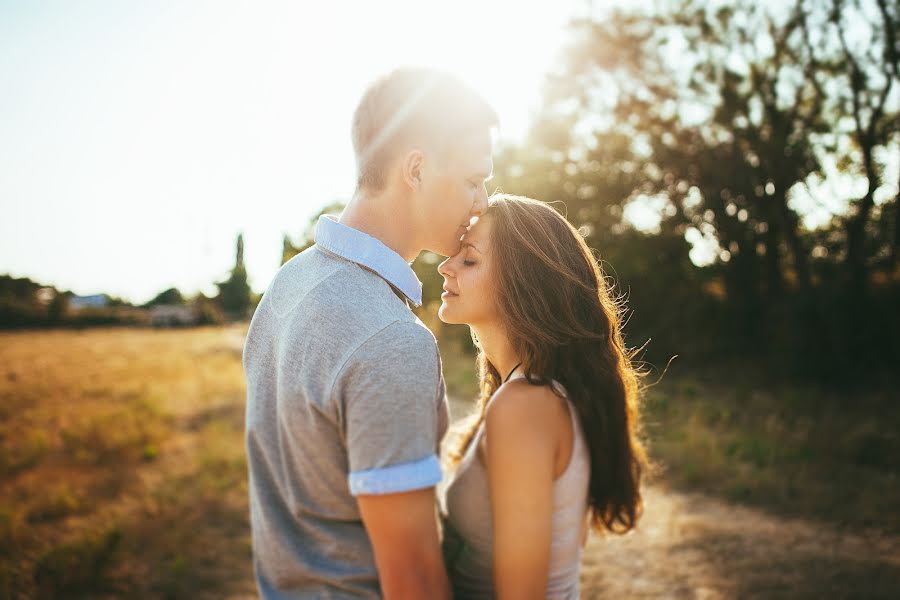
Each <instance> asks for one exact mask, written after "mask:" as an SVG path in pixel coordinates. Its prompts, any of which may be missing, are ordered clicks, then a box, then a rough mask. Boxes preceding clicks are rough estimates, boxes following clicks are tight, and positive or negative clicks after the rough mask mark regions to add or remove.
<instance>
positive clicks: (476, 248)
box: [462, 240, 484, 254]
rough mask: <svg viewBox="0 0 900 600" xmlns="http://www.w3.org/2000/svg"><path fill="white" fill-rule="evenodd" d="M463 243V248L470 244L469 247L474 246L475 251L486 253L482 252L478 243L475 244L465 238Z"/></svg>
mask: <svg viewBox="0 0 900 600" xmlns="http://www.w3.org/2000/svg"><path fill="white" fill-rule="evenodd" d="M462 245H463V248H465V247H466V246H469V247H471V248H474V249H475V251H476V252H478V253H479V254H484V252H482V251H481V250H479V249H478V246H476V245H475V244H473V243H472V242H467V241H465V240H463V242H462Z"/></svg>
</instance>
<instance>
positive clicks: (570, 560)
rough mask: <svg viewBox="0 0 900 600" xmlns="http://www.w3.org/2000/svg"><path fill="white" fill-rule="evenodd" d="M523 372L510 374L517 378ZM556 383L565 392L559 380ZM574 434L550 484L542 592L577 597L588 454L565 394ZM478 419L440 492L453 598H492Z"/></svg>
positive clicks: (490, 543)
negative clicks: (563, 463) (562, 467)
mask: <svg viewBox="0 0 900 600" xmlns="http://www.w3.org/2000/svg"><path fill="white" fill-rule="evenodd" d="M519 377H524V375H520V376H515V377H511V379H517V378H519ZM553 384H554V388H555V389H556V390H557V391H559V392H560V393H561V394H563V395H566V393H565V389H564V388H563V386H562V385H561V384H559V383H558V382H556V381H554V382H553ZM566 401H567V402H566V404H567V405H568V408H569V415H570V416H571V418H572V431H573V432H574V439H573V444H572V456H571V458H570V459H569V464H568V465H567V466H566V469H565V470H564V471H563V472H562V474H561V475H560V476H559V477H558V478H557V479H556V481H555V482H554V484H553V521H552V542H551V547H550V572H549V576H548V579H547V590H546V597H547V598H552V599H554V600H556V599H560V600H562V599H565V600H572V599H575V598H578V594H579V588H578V575H579V569H580V566H581V553H582V545H581V538H582V531H583V529H582V528H583V527H584V524H585V517H586V514H587V505H588V483H589V481H590V475H591V473H590V454H589V452H588V447H587V444H586V443H585V439H584V432H583V431H582V428H581V422H580V420H579V419H578V417H577V414H576V411H575V407H574V406H573V405H572V402H571V400H569V399H568V397H566ZM484 429H485V427H484V423H483V422H482V423H481V425H480V426H479V428H478V430H477V432H476V433H475V435H474V437H473V438H472V443H471V444H469V447H468V449H467V450H466V453H465V455H464V456H463V458H462V459H461V460H460V462H459V465H458V466H457V468H456V471H455V472H454V473H453V475H452V476H451V478H450V480H449V481H448V483H447V486H446V488H445V492H444V494H443V498H442V500H443V502H442V504H443V513H444V514H443V517H444V518H443V522H444V559H445V561H446V563H447V573H448V575H449V576H450V581H451V584H452V586H453V592H454V595H453V597H454V598H457V599H466V598H493V597H494V595H495V592H494V574H493V546H494V544H493V542H494V539H493V520H492V517H491V504H490V497H489V490H488V477H487V469H486V468H485V466H484V464H483V463H482V461H481V460H480V459H479V457H478V446H479V442H480V441H481V437H482V436H483V435H484Z"/></svg>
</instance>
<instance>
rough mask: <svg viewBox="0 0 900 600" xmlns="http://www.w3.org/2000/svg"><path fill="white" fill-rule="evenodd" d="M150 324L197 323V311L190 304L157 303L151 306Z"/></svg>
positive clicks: (176, 324) (171, 325)
mask: <svg viewBox="0 0 900 600" xmlns="http://www.w3.org/2000/svg"><path fill="white" fill-rule="evenodd" d="M150 324H151V325H153V326H154V327H177V326H180V325H196V324H197V313H196V312H195V311H194V309H193V308H191V307H190V306H179V305H177V304H157V305H155V306H151V307H150Z"/></svg>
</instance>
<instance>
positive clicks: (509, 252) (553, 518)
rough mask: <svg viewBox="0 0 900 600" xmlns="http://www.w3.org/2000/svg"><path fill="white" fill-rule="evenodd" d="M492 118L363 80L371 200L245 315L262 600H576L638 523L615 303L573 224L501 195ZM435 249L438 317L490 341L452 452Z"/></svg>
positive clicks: (487, 111) (361, 114) (416, 91)
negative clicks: (477, 390) (592, 556)
mask: <svg viewBox="0 0 900 600" xmlns="http://www.w3.org/2000/svg"><path fill="white" fill-rule="evenodd" d="M497 121H498V119H497V116H496V114H495V113H494V111H493V110H492V109H491V108H490V107H489V106H488V105H487V103H485V102H484V100H483V99H482V98H481V97H480V96H479V95H478V94H477V93H476V92H475V91H473V90H472V89H471V88H469V87H467V86H466V85H465V84H463V83H462V82H460V81H459V80H457V79H456V78H454V77H453V76H451V75H449V74H446V73H443V72H439V71H434V70H429V69H412V68H405V69H398V70H396V71H394V72H392V73H390V74H388V75H386V76H384V77H382V78H381V79H379V80H377V81H375V82H374V83H373V84H371V85H370V86H369V88H368V89H367V91H366V92H365V93H364V94H363V96H362V99H361V100H360V102H359V105H358V107H357V109H356V112H355V114H354V117H353V126H352V136H353V146H354V151H355V153H356V159H357V166H358V182H357V191H356V193H355V194H354V196H353V198H352V200H351V202H350V203H349V204H348V205H347V207H346V208H345V209H344V211H343V213H342V214H341V215H340V217H339V218H334V217H330V216H323V217H321V218H320V219H319V221H318V223H317V227H316V233H315V245H313V246H312V247H311V248H309V249H308V250H306V251H304V252H303V253H301V254H299V255H297V256H295V257H294V258H292V259H291V260H290V261H288V262H287V263H285V264H284V265H283V266H282V268H281V269H280V270H279V272H278V274H277V275H276V277H275V279H274V280H273V281H272V283H271V284H270V286H269V287H268V289H267V290H266V293H265V294H264V296H263V298H262V301H261V302H260V304H259V307H258V308H257V310H256V312H255V314H254V316H253V320H252V322H251V325H250V330H249V332H248V336H247V341H246V344H245V347H244V354H243V362H244V370H245V374H246V379H247V409H246V432H245V441H246V451H247V458H248V468H249V491H250V517H251V527H252V541H253V565H254V572H255V576H256V584H257V588H258V591H259V593H260V595H261V597H263V598H265V599H267V600H275V599H279V600H280V599H295V598H381V597H383V598H387V599H394V598H425V599H431V598H435V599H440V598H451V597H455V598H515V599H520V598H566V599H570V598H577V597H578V596H579V583H578V575H579V567H580V563H581V555H582V549H583V546H584V541H585V539H586V536H587V533H588V530H589V529H594V530H596V531H598V532H603V531H614V532H622V531H627V530H629V529H631V528H632V527H634V525H635V524H636V521H637V519H638V518H639V516H640V512H641V494H640V479H641V473H642V469H643V467H644V465H645V456H644V451H643V448H642V446H641V444H640V442H639V440H638V438H637V436H636V433H635V429H636V426H637V412H636V411H637V404H636V396H637V393H638V385H637V373H636V372H635V370H634V369H633V368H632V365H631V361H630V354H629V352H628V350H627V349H626V348H625V346H624V343H623V339H622V336H621V333H620V321H619V318H620V308H621V307H620V306H619V305H617V304H616V302H615V300H614V299H613V298H612V297H611V295H610V291H609V289H608V287H607V282H606V281H605V279H604V275H603V273H602V272H601V270H600V268H599V266H598V264H597V261H596V259H595V258H594V256H593V255H592V253H591V250H590V249H589V248H588V246H587V245H586V244H585V241H584V240H583V238H582V236H581V235H580V234H579V233H578V231H577V230H576V229H574V228H573V227H572V226H571V225H570V224H569V223H568V222H567V221H566V220H565V218H563V217H562V216H560V215H559V214H558V213H557V212H556V211H554V210H553V209H551V208H550V207H549V206H548V205H546V204H544V203H542V202H539V201H536V200H531V199H527V198H522V197H517V196H509V195H497V196H493V197H491V198H489V197H488V196H487V192H486V186H485V184H486V181H487V180H488V179H489V178H490V177H491V173H492V170H493V161H492V151H493V133H494V129H495V127H496V126H497ZM422 250H430V251H432V252H435V253H438V254H441V255H444V256H447V257H448V258H447V259H446V260H445V261H444V262H442V263H441V264H440V266H439V267H438V271H439V272H440V274H441V275H442V276H443V278H444V290H445V291H444V294H443V295H442V296H441V299H442V304H441V307H440V309H439V312H438V315H439V317H440V318H441V319H442V320H443V321H444V322H446V323H465V324H467V325H469V327H470V329H471V332H472V337H473V340H474V341H475V344H476V347H477V349H478V359H477V360H478V367H479V369H478V371H479V377H480V386H481V398H480V400H479V402H478V409H477V411H476V412H477V414H476V415H475V416H473V418H472V419H471V420H470V422H469V424H468V426H467V427H466V428H465V429H464V430H462V431H461V432H460V434H459V435H458V436H456V439H455V440H454V442H453V443H448V444H445V445H444V446H445V447H447V448H448V451H447V453H446V455H445V456H444V457H441V456H440V449H441V441H442V439H443V437H444V435H445V434H446V433H447V429H448V424H449V423H448V422H449V417H448V415H449V413H448V407H447V402H446V394H445V385H444V379H443V374H442V371H441V359H440V355H439V353H438V347H437V344H436V342H435V338H434V336H433V335H432V333H431V332H430V331H429V330H428V328H427V327H426V326H425V325H424V324H423V323H422V322H421V321H420V320H419V319H417V318H416V316H415V315H414V314H413V312H412V311H411V306H412V305H414V306H419V305H420V304H421V302H422V298H421V295H422V285H421V283H420V282H419V280H418V278H417V277H416V275H415V273H414V272H413V270H412V268H411V266H410V264H411V263H412V261H413V260H414V259H415V258H416V257H417V256H418V255H419V253H420V252H421V251H422ZM442 458H443V460H442ZM442 464H443V465H444V467H443V468H442ZM442 481H443V485H442V486H440V489H442V490H443V491H442V493H441V494H440V497H438V493H437V491H436V490H437V489H439V488H438V484H440V483H441V482H442Z"/></svg>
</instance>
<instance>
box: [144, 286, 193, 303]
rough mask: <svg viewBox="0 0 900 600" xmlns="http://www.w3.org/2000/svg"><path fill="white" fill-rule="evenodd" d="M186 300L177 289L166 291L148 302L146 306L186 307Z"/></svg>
mask: <svg viewBox="0 0 900 600" xmlns="http://www.w3.org/2000/svg"><path fill="white" fill-rule="evenodd" d="M184 303H185V300H184V296H183V295H182V294H181V292H180V291H178V289H177V288H169V289H167V290H165V291H162V292H160V293H158V294H157V295H156V296H155V297H154V298H153V299H152V300H150V301H149V302H147V303H146V304H145V305H144V306H147V307H150V306H156V305H158V304H177V305H179V306H182V305H184Z"/></svg>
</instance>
